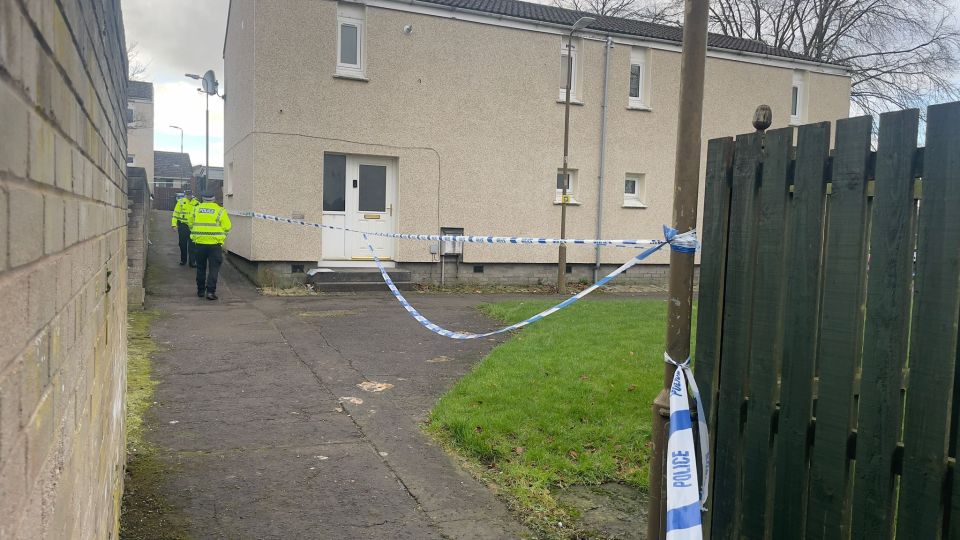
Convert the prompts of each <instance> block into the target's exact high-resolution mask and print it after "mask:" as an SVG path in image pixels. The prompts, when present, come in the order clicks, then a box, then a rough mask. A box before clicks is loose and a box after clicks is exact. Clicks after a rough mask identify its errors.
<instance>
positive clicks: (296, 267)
mask: <svg viewBox="0 0 960 540" xmlns="http://www.w3.org/2000/svg"><path fill="white" fill-rule="evenodd" d="M290 273H291V274H302V273H303V265H302V264H291V265H290Z"/></svg>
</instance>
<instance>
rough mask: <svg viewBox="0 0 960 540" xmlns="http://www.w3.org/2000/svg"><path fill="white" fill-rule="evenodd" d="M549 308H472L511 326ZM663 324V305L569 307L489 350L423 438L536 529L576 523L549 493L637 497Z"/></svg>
mask: <svg viewBox="0 0 960 540" xmlns="http://www.w3.org/2000/svg"><path fill="white" fill-rule="evenodd" d="M551 304H552V302H550V301H539V300H538V301H532V302H504V303H498V304H491V305H486V306H483V307H482V308H481V309H482V310H483V311H484V312H485V313H487V314H488V315H490V316H492V317H494V318H496V319H499V320H502V321H504V322H511V323H512V322H516V321H519V320H521V319H523V318H525V317H528V316H530V315H532V314H534V313H537V312H538V311H540V310H542V309H544V308H546V307H549V306H550V305H551ZM665 319H666V302H665V301H663V300H645V299H643V300H639V299H637V300H609V301H606V300H604V301H593V302H590V301H587V302H580V303H577V304H575V305H573V306H571V307H570V308H568V309H566V310H563V311H561V312H559V313H557V314H555V315H553V316H551V317H548V318H547V319H544V320H543V321H541V322H538V323H536V324H533V325H530V326H528V327H526V328H524V329H523V330H522V331H520V332H518V333H517V334H516V335H514V336H513V337H512V338H511V339H510V340H509V341H507V342H505V343H503V344H502V345H500V346H498V347H497V348H496V349H494V350H493V351H492V352H491V353H490V355H489V356H488V357H487V358H486V359H484V360H483V362H481V363H480V364H478V365H477V366H476V368H475V369H474V370H473V371H472V372H471V373H469V374H468V375H467V376H466V377H464V378H463V379H462V380H461V381H460V382H459V383H458V384H457V385H456V386H455V387H454V388H453V389H452V390H451V391H450V392H449V393H448V394H446V395H445V396H444V397H443V398H441V399H440V401H439V402H438V403H437V406H436V408H435V409H434V410H433V413H432V415H431V421H430V425H429V429H430V431H431V432H432V433H434V434H435V435H436V436H437V437H438V438H439V439H440V440H441V441H443V442H445V443H446V444H447V445H448V446H449V447H451V448H452V449H453V450H454V451H456V452H457V453H458V454H460V455H461V456H462V457H463V458H465V459H466V460H467V461H468V462H473V463H475V464H477V465H478V466H477V467H474V469H475V470H476V471H478V472H479V473H480V474H481V476H482V477H483V478H484V479H486V480H487V481H489V482H491V483H493V484H494V485H496V486H498V487H499V488H501V489H502V491H503V492H504V493H506V494H507V495H508V498H509V499H510V500H511V502H512V503H513V505H514V506H515V507H516V508H517V509H518V510H519V511H520V512H521V513H522V514H523V515H524V516H525V517H526V518H527V520H528V523H529V524H530V525H532V526H534V527H536V528H538V529H540V530H544V529H547V530H549V529H551V528H552V525H551V524H556V522H557V521H562V520H564V519H567V520H568V521H569V519H570V518H571V517H574V518H575V517H576V516H571V515H569V513H568V512H567V510H565V509H563V508H561V507H560V506H559V505H558V504H557V503H556V501H555V500H554V499H553V497H552V496H551V493H550V488H551V487H553V488H556V487H563V486H565V485H570V484H599V483H602V482H611V481H612V482H622V483H626V484H630V485H633V486H636V487H638V488H640V489H644V490H645V489H646V486H647V482H648V479H647V460H648V457H649V451H650V405H651V402H652V401H653V398H654V397H655V396H656V394H657V392H658V391H659V389H660V385H661V382H662V373H663V346H664V334H665V324H666V323H665Z"/></svg>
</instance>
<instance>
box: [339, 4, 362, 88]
mask: <svg viewBox="0 0 960 540" xmlns="http://www.w3.org/2000/svg"><path fill="white" fill-rule="evenodd" d="M363 36H364V12H363V6H360V5H356V4H345V3H341V4H339V5H338V6H337V75H344V76H347V77H358V78H362V77H363V76H364V69H365V66H364V61H363V58H364V54H365V53H366V51H365V50H364V46H363Z"/></svg>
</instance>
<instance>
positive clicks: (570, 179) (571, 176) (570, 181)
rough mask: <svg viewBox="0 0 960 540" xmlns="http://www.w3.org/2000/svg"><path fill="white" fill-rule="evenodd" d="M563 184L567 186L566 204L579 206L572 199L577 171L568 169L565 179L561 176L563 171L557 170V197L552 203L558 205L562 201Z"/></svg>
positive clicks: (575, 187) (575, 188) (575, 186)
mask: <svg viewBox="0 0 960 540" xmlns="http://www.w3.org/2000/svg"><path fill="white" fill-rule="evenodd" d="M564 179H566V182H564ZM564 184H566V185H567V204H580V203H578V202H577V201H576V199H574V198H573V195H574V193H576V190H577V171H576V170H574V169H570V168H568V169H567V175H566V177H564V175H563V169H557V197H556V199H554V201H553V202H554V204H560V203H561V202H562V201H563V185H564Z"/></svg>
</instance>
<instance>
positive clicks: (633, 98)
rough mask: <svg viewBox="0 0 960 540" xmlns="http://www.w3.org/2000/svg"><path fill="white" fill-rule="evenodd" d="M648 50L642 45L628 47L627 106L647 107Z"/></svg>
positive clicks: (648, 104) (648, 103)
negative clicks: (628, 83)
mask: <svg viewBox="0 0 960 540" xmlns="http://www.w3.org/2000/svg"><path fill="white" fill-rule="evenodd" d="M648 57H649V50H648V49H646V48H644V47H634V48H632V49H630V93H629V96H630V97H629V101H628V103H627V107H629V108H631V109H649V108H650V99H649V90H648V88H649V86H650V85H649V80H648V79H649V77H648V76H647V75H648V73H649V71H648V69H649V64H650V62H649V61H648Z"/></svg>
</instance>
